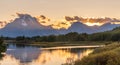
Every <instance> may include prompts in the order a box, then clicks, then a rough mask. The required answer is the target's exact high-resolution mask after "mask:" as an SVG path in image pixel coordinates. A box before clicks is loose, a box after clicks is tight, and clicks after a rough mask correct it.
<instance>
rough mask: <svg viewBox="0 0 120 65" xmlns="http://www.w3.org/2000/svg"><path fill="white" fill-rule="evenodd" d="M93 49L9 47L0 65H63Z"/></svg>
mask: <svg viewBox="0 0 120 65" xmlns="http://www.w3.org/2000/svg"><path fill="white" fill-rule="evenodd" d="M92 51H93V49H56V50H41V49H40V48H37V47H24V48H23V47H20V48H17V47H14V48H13V47H8V50H7V52H6V56H5V57H3V59H2V60H1V61H0V65H61V64H64V63H71V62H74V61H75V60H77V59H81V58H83V57H84V56H87V55H88V54H89V53H91V52H92Z"/></svg>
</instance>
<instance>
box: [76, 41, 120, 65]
mask: <svg viewBox="0 0 120 65" xmlns="http://www.w3.org/2000/svg"><path fill="white" fill-rule="evenodd" d="M119 56H120V43H112V44H109V45H107V46H105V47H102V48H97V49H95V50H94V52H93V53H92V54H90V55H89V56H88V57H84V58H83V59H82V60H78V61H76V62H75V64H74V65H120V57H119Z"/></svg>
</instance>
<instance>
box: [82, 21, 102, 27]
mask: <svg viewBox="0 0 120 65" xmlns="http://www.w3.org/2000/svg"><path fill="white" fill-rule="evenodd" d="M84 24H86V25H88V26H101V25H103V24H102V23H90V22H87V23H84Z"/></svg>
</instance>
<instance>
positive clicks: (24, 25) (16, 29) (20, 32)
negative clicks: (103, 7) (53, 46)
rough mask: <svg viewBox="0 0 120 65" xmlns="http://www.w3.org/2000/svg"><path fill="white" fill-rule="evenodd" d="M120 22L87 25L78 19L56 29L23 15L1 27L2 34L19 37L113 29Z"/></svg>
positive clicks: (89, 32)
mask: <svg viewBox="0 0 120 65" xmlns="http://www.w3.org/2000/svg"><path fill="white" fill-rule="evenodd" d="M119 26H120V24H111V23H110V22H108V23H106V24H103V25H102V26H87V25H85V24H83V23H81V22H80V21H76V22H74V23H72V24H71V26H70V27H69V28H68V29H64V28H62V29H54V28H53V27H52V26H51V25H49V26H44V25H42V24H40V23H39V22H38V21H37V19H36V18H35V17H32V16H30V15H27V14H26V15H21V14H19V18H16V19H15V20H14V21H13V22H11V23H9V24H7V25H6V26H5V27H4V28H2V29H0V35H1V36H7V37H17V36H28V37H32V36H37V35H40V36H46V35H58V34H66V33H69V32H78V33H88V34H91V33H96V32H103V31H108V30H112V29H113V28H115V27H119Z"/></svg>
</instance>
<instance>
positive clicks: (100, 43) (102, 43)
mask: <svg viewBox="0 0 120 65" xmlns="http://www.w3.org/2000/svg"><path fill="white" fill-rule="evenodd" d="M5 43H14V44H24V45H35V46H44V47H56V46H85V45H106V44H111V43H113V42H110V41H109V42H108V41H79V42H22V41H21V42H17V41H13V42H12V41H10V42H8V41H7V42H5Z"/></svg>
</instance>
